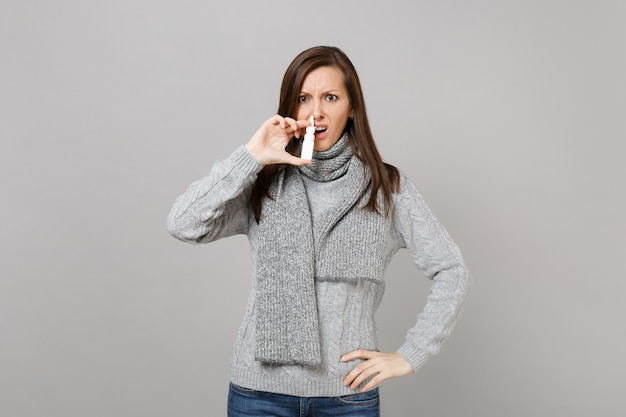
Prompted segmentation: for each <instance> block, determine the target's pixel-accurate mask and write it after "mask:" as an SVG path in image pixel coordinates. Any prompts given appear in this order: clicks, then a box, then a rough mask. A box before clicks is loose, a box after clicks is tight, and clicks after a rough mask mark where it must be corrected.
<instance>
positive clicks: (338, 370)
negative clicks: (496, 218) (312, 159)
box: [167, 146, 469, 397]
mask: <svg viewBox="0 0 626 417" xmlns="http://www.w3.org/2000/svg"><path fill="white" fill-rule="evenodd" d="M261 168H262V166H261V165H260V164H259V163H258V162H257V161H256V159H254V157H252V155H250V153H248V151H247V150H246V149H245V148H244V147H243V146H240V147H239V148H237V149H236V150H235V151H234V152H233V153H232V155H231V156H230V157H229V158H227V159H225V160H223V161H219V162H217V163H216V164H215V165H214V166H213V168H212V169H211V171H210V173H209V175H208V176H206V177H205V178H203V179H201V180H199V181H196V182H194V183H193V184H191V185H190V186H189V188H188V189H187V191H186V192H185V193H184V194H183V195H181V196H180V197H178V198H177V199H176V201H175V203H174V206H173V208H172V210H171V212H170V215H169V217H168V223H167V227H168V231H169V232H170V233H171V234H172V235H173V236H174V237H176V238H178V239H180V240H182V241H185V242H189V243H194V244H198V243H208V242H211V241H215V240H217V239H220V238H223V237H227V236H232V235H235V234H246V235H247V236H248V239H249V241H250V250H251V256H252V261H253V262H252V265H253V271H252V279H251V291H250V295H249V299H248V303H247V307H246V311H245V315H244V318H243V322H242V324H241V327H240V329H239V334H238V337H237V342H236V344H235V349H234V353H233V357H232V362H231V382H233V383H234V384H237V385H240V386H243V387H246V388H250V389H254V390H260V391H269V392H277V393H282V394H287V395H296V396H305V397H315V396H340V395H349V394H352V393H353V391H352V390H351V389H350V388H349V387H345V386H343V383H342V381H343V379H344V377H345V376H346V374H347V373H348V372H349V371H350V370H351V369H352V368H353V367H354V366H355V365H356V362H351V363H343V362H341V361H340V358H341V356H342V355H343V354H345V353H348V352H351V351H353V350H356V349H367V350H376V349H377V348H378V335H377V333H378V332H377V328H376V323H375V319H374V313H375V311H376V309H377V308H378V306H379V305H380V302H381V300H382V296H383V293H384V282H382V283H381V282H374V281H371V280H355V281H326V280H317V281H316V283H315V291H316V300H317V309H318V320H319V326H320V329H319V330H320V341H321V349H322V351H321V356H322V364H321V365H319V366H301V365H269V364H264V363H261V362H258V361H256V360H255V334H254V333H255V323H256V311H255V310H256V309H255V293H256V291H255V285H256V273H255V270H254V269H255V268H254V265H256V256H257V248H258V245H257V240H258V225H257V223H256V221H255V220H254V214H253V213H252V209H251V206H250V203H249V192H250V189H251V186H252V184H253V183H254V180H255V179H256V174H257V173H258V172H259V171H260V170H261ZM302 179H303V181H304V186H305V189H306V193H307V196H315V197H314V198H309V205H310V209H311V215H312V221H313V224H315V222H316V221H320V220H321V219H322V218H323V217H322V216H323V215H324V211H325V209H326V208H328V207H332V205H333V204H334V203H335V202H336V200H335V199H336V196H337V195H339V194H340V193H337V192H336V190H338V189H341V187H342V178H341V177H340V178H338V179H336V180H333V181H329V182H317V181H314V180H311V179H310V178H307V177H306V176H304V175H303V176H302ZM314 230H315V228H314ZM385 230H386V233H387V234H388V236H387V238H386V239H385V241H386V248H385V259H386V260H387V261H386V262H387V263H388V262H389V261H390V260H391V258H392V256H393V255H394V253H396V251H397V250H398V249H400V248H406V249H407V250H408V251H409V253H410V255H411V257H412V259H413V261H414V262H415V265H416V266H417V268H419V269H420V270H421V271H422V272H423V274H424V275H425V276H426V277H428V278H429V279H432V280H433V283H432V286H431V293H430V295H429V296H428V298H427V301H426V305H425V307H424V309H423V311H422V312H421V313H420V314H419V315H418V316H417V322H416V324H415V326H414V327H413V328H411V329H409V330H408V332H407V335H406V340H405V342H404V344H403V345H402V346H400V348H399V349H398V350H397V352H398V353H400V354H401V355H402V356H403V357H404V358H405V359H406V360H407V361H408V362H409V363H410V364H411V366H412V367H413V369H414V370H417V369H418V368H419V367H420V366H421V365H422V364H423V363H424V362H425V361H426V360H427V359H428V358H429V357H430V356H431V355H433V354H435V353H437V352H438V351H439V348H440V346H441V344H442V342H443V341H444V339H445V338H446V336H447V335H448V334H449V333H450V331H451V330H452V327H453V326H454V323H455V321H456V319H457V317H458V314H459V311H460V309H461V306H462V304H463V301H464V299H465V297H466V295H467V292H468V290H469V274H468V272H467V269H466V267H465V265H464V263H463V259H462V257H461V254H460V252H459V250H458V248H457V246H456V245H455V244H454V242H453V241H452V240H451V239H450V237H449V235H448V234H447V232H446V231H445V229H444V228H443V227H442V226H441V225H440V224H439V222H438V221H437V220H436V218H435V217H434V215H433V214H432V212H431V211H430V209H429V208H428V206H427V205H426V204H425V202H424V200H423V199H422V197H421V196H420V194H419V193H418V191H417V190H416V189H415V187H414V185H413V184H412V183H411V182H410V181H409V180H408V179H407V178H406V177H404V176H402V178H401V183H400V191H399V192H398V193H397V194H395V195H394V198H393V210H392V211H391V215H390V216H388V217H387V218H386V227H385ZM317 237H318V236H314V239H316V238H317Z"/></svg>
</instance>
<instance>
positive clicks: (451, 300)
mask: <svg viewBox="0 0 626 417" xmlns="http://www.w3.org/2000/svg"><path fill="white" fill-rule="evenodd" d="M393 215H394V218H393V222H394V229H395V233H396V236H397V239H399V240H400V242H399V243H400V245H401V246H403V247H405V248H407V249H408V251H409V253H410V255H411V258H412V259H413V262H414V263H415V265H416V266H417V267H418V268H419V269H420V270H421V271H422V272H423V273H424V275H425V276H426V277H427V278H429V279H431V280H433V283H432V285H431V289H430V294H429V295H428V297H427V300H426V304H425V306H424V309H423V311H422V312H421V313H420V314H419V315H418V316H417V323H416V324H415V326H414V327H413V328H411V329H410V330H409V331H408V332H407V335H406V340H405V342H404V344H403V345H402V346H401V347H400V349H398V351H397V352H398V353H399V354H401V355H402V356H403V357H404V358H405V359H406V360H407V361H408V362H409V363H410V364H411V366H412V367H413V369H414V370H417V369H418V368H419V367H420V366H421V365H422V364H423V363H424V362H425V361H426V360H427V359H428V358H429V357H430V356H431V355H434V354H435V353H437V352H439V349H440V347H441V344H442V343H443V341H444V340H445V339H446V337H447V336H448V335H449V334H450V332H451V331H452V328H453V327H454V324H455V322H456V320H457V317H458V315H459V312H460V310H461V307H462V305H463V302H464V300H465V298H466V297H467V294H468V291H469V288H470V276H469V273H468V270H467V268H466V266H465V264H464V261H463V258H462V256H461V253H460V251H459V248H458V247H457V246H456V244H455V243H454V242H453V241H452V239H451V238H450V236H449V235H448V233H447V232H446V230H445V229H444V228H443V226H441V224H440V223H439V222H438V221H437V219H436V218H435V216H434V215H433V213H432V211H431V210H430V208H429V207H428V206H427V205H426V203H425V201H424V199H423V198H422V196H421V195H420V193H419V192H418V191H417V189H416V188H415V186H414V185H413V184H412V183H411V182H410V181H409V180H408V179H407V178H405V177H403V178H402V181H401V188H400V193H399V195H398V196H397V199H396V205H395V208H394V213H393Z"/></svg>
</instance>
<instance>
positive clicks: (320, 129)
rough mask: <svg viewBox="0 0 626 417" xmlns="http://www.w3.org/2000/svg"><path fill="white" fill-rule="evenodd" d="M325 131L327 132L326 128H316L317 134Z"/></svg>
mask: <svg viewBox="0 0 626 417" xmlns="http://www.w3.org/2000/svg"><path fill="white" fill-rule="evenodd" d="M323 130H326V128H325V127H316V128H315V131H316V132H321V131H323Z"/></svg>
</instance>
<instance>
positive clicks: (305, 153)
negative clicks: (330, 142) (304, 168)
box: [300, 116, 315, 161]
mask: <svg viewBox="0 0 626 417" xmlns="http://www.w3.org/2000/svg"><path fill="white" fill-rule="evenodd" d="M310 121H311V126H307V127H306V133H305V134H304V142H302V153H301V154H300V158H302V159H306V160H309V161H310V160H311V158H313V144H314V141H315V118H314V117H313V116H311V119H310Z"/></svg>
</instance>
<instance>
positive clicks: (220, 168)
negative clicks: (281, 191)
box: [167, 146, 262, 243]
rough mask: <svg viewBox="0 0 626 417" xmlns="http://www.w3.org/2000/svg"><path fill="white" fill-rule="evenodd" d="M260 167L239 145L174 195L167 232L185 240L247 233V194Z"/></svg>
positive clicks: (195, 241)
mask: <svg viewBox="0 0 626 417" xmlns="http://www.w3.org/2000/svg"><path fill="white" fill-rule="evenodd" d="M261 168H262V165H261V164H259V163H258V162H257V160H256V159H255V158H254V157H253V156H252V155H251V154H250V153H249V152H248V151H247V150H246V149H245V148H244V147H243V146H240V147H238V148H237V149H236V150H235V151H234V152H233V153H232V154H231V155H230V157H229V158H227V159H225V160H222V161H218V162H217V163H216V164H215V165H214V166H213V168H212V169H211V171H210V173H209V175H207V176H206V177H205V178H203V179H201V180H199V181H196V182H194V183H193V184H191V185H190V186H189V188H187V190H186V191H185V193H184V194H182V195H181V196H180V197H178V198H177V199H176V201H175V202H174V206H173V207H172V210H171V211H170V214H169V216H168V219H167V230H168V232H169V233H170V234H172V236H174V237H175V238H177V239H180V240H182V241H184V242H188V243H208V242H212V241H214V240H217V239H220V238H223V237H227V236H231V235H235V234H239V233H246V231H247V228H248V209H249V207H248V206H249V202H248V194H249V190H250V187H251V186H252V184H253V183H254V180H255V178H256V174H257V173H258V172H259V171H260V170H261Z"/></svg>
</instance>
